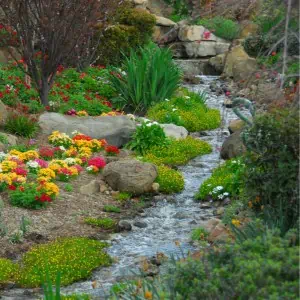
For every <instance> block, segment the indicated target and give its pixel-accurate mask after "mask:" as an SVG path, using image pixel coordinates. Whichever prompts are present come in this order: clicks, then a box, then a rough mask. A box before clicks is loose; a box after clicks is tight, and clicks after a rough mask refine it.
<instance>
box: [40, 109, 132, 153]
mask: <svg viewBox="0 0 300 300" xmlns="http://www.w3.org/2000/svg"><path fill="white" fill-rule="evenodd" d="M39 125H40V127H41V129H42V132H43V133H44V134H47V135H49V134H51V132H52V131H55V130H58V131H60V132H65V133H67V134H71V133H72V132H73V131H74V130H77V131H79V132H81V133H83V134H86V135H89V136H90V137H92V138H96V139H106V140H107V142H108V143H109V144H110V145H115V146H117V147H120V146H122V145H124V144H126V143H127V142H128V141H129V140H130V138H131V135H132V134H133V132H134V131H135V129H136V125H135V123H134V121H132V120H131V119H130V118H129V117H127V116H116V117H73V116H66V115H62V114H58V113H44V114H42V115H41V116H40V118H39Z"/></svg>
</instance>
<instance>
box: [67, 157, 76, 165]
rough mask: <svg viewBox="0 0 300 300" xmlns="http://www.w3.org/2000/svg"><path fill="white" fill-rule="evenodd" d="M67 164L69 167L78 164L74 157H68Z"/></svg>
mask: <svg viewBox="0 0 300 300" xmlns="http://www.w3.org/2000/svg"><path fill="white" fill-rule="evenodd" d="M65 162H66V163H67V164H68V165H69V166H72V165H75V164H76V159H75V158H72V157H68V158H66V159H65Z"/></svg>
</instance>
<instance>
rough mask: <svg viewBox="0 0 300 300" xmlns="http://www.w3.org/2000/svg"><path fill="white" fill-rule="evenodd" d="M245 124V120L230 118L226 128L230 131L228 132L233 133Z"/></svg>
mask: <svg viewBox="0 0 300 300" xmlns="http://www.w3.org/2000/svg"><path fill="white" fill-rule="evenodd" d="M244 126H245V122H244V121H242V120H239V119H238V120H232V121H231V122H230V123H229V126H228V130H229V132H230V134H232V133H235V132H236V131H239V130H241V129H243V127H244Z"/></svg>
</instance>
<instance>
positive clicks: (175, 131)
mask: <svg viewBox="0 0 300 300" xmlns="http://www.w3.org/2000/svg"><path fill="white" fill-rule="evenodd" d="M159 126H160V127H162V128H163V129H164V132H165V134H166V136H167V137H172V138H175V139H185V138H186V137H187V135H188V131H187V130H186V129H185V128H184V127H183V126H177V125H175V124H159Z"/></svg>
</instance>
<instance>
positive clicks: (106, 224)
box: [84, 218, 116, 229]
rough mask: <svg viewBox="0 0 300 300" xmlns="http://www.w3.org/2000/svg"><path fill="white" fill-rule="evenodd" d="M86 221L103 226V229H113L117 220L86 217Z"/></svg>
mask: <svg viewBox="0 0 300 300" xmlns="http://www.w3.org/2000/svg"><path fill="white" fill-rule="evenodd" d="M84 222H85V223H86V224H89V225H93V226H97V227H101V228H103V229H113V228H115V226H116V222H115V221H114V220H113V219H111V218H102V219H96V218H85V220H84Z"/></svg>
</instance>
